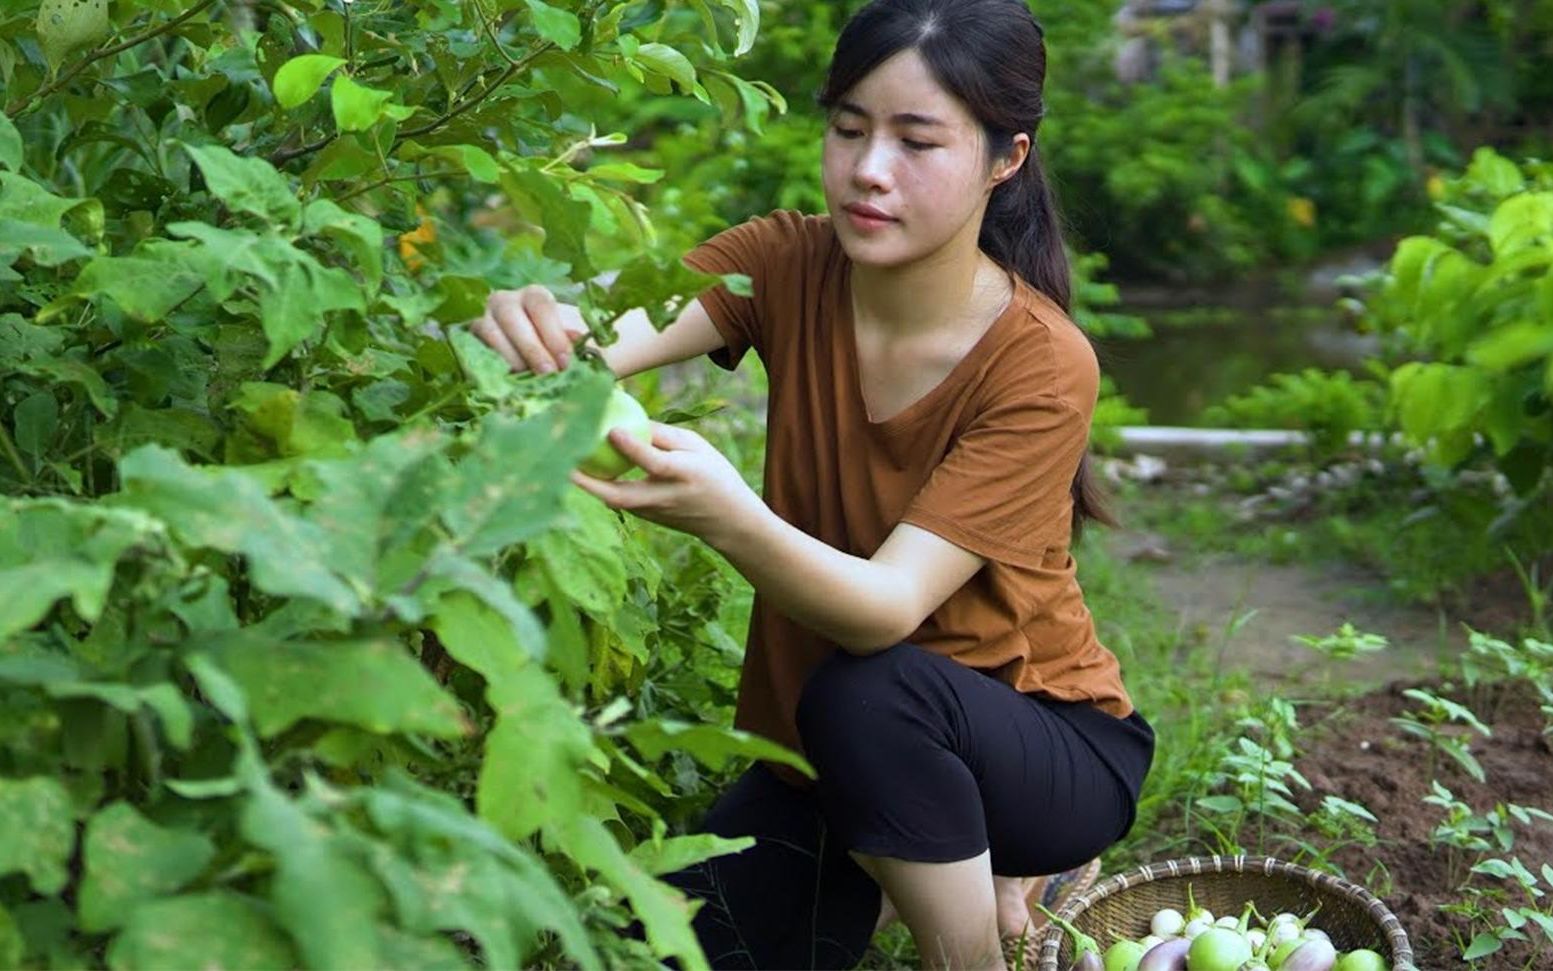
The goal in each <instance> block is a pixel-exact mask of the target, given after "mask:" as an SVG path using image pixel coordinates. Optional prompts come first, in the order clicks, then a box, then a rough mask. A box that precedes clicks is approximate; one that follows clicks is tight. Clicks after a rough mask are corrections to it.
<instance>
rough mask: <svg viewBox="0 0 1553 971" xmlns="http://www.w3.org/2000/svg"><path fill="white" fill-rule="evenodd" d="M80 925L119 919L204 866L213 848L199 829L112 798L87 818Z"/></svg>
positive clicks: (101, 926)
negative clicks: (169, 824) (167, 823)
mask: <svg viewBox="0 0 1553 971" xmlns="http://www.w3.org/2000/svg"><path fill="white" fill-rule="evenodd" d="M84 847H85V849H84V857H85V861H86V876H85V878H84V879H83V880H82V881H81V893H80V899H79V902H78V906H79V909H80V915H81V929H82V930H84V931H86V932H87V933H91V934H96V933H101V932H103V931H108V930H112V929H113V928H115V927H118V926H120V925H122V924H123V923H124V922H125V921H126V920H127V919H128V918H129V916H130V913H131V912H132V911H133V910H134V909H135V908H136V907H138V906H140V905H141V904H143V903H146V902H148V901H151V900H154V899H156V898H158V897H165V896H167V895H168V894H170V893H173V892H174V891H176V890H179V889H181V888H182V887H183V886H184V885H185V884H187V883H188V882H189V881H190V880H193V879H194V878H195V877H197V876H199V874H200V873H201V872H202V871H204V869H205V867H206V865H208V864H209V863H210V861H211V859H212V858H214V857H215V854H216V848H215V845H214V844H212V843H211V841H210V840H209V839H208V838H206V837H205V836H203V835H202V834H200V833H196V832H193V831H191V830H182V829H166V828H164V827H161V826H158V825H156V824H155V823H153V822H151V821H150V820H148V819H146V818H145V817H144V816H142V815H140V813H138V812H136V811H135V809H134V807H132V806H130V805H129V804H128V803H125V802H116V803H113V804H112V805H110V806H108V807H107V808H106V809H103V810H101V811H100V812H98V813H97V815H95V816H93V817H92V819H91V822H89V823H87V824H86V838H85V842H84Z"/></svg>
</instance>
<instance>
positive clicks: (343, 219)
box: [302, 156, 489, 293]
mask: <svg viewBox="0 0 1553 971" xmlns="http://www.w3.org/2000/svg"><path fill="white" fill-rule="evenodd" d="M487 157H489V156H487ZM302 231H303V232H304V233H307V234H308V235H318V234H319V233H322V234H324V235H326V236H328V237H329V238H331V239H333V240H334V241H335V242H337V243H339V244H340V246H341V247H342V248H343V249H344V250H345V252H346V253H348V254H349V255H350V256H351V257H353V258H354V262H355V264H356V266H357V267H359V268H360V269H361V271H362V275H363V276H364V277H366V280H367V284H368V286H369V287H370V288H371V290H370V292H371V293H376V292H377V290H378V287H380V286H381V285H382V283H383V227H382V225H381V224H379V223H378V221H377V220H376V219H371V218H368V217H367V216H363V215H362V214H360V213H357V212H350V211H348V210H346V209H342V208H341V207H340V206H339V205H338V204H336V203H335V202H334V200H332V199H315V200H314V201H313V202H311V203H309V204H308V206H307V208H306V209H305V210H303V212H302Z"/></svg>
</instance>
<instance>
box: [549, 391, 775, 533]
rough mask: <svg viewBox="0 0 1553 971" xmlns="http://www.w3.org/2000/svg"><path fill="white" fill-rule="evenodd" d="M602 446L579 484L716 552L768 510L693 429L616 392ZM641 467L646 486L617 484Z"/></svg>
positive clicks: (581, 469)
mask: <svg viewBox="0 0 1553 971" xmlns="http://www.w3.org/2000/svg"><path fill="white" fill-rule="evenodd" d="M600 433H601V434H600V439H599V443H598V447H597V448H596V449H595V451H594V452H593V453H592V454H590V455H589V456H588V457H587V458H586V459H584V460H583V462H582V463H581V464H580V465H579V466H578V471H576V472H574V473H572V481H573V482H574V483H576V484H577V485H578V486H579V487H580V488H582V489H583V490H585V491H586V492H589V493H591V494H593V495H594V496H596V497H597V498H599V499H600V500H602V501H603V502H604V503H605V504H606V505H608V506H610V507H611V508H613V509H620V510H624V511H627V512H630V513H632V514H633V515H636V516H640V517H641V518H643V519H647V520H650V521H652V522H655V523H658V524H660V525H663V526H667V527H669V528H671V529H677V530H680V531H681V532H686V533H691V534H693V535H696V536H699V537H701V538H702V539H704V540H706V541H707V542H709V543H712V544H713V545H714V546H716V545H718V543H719V542H720V541H721V539H722V536H723V535H724V533H725V532H726V531H727V530H729V529H734V528H737V527H738V525H739V524H740V523H741V522H743V521H745V520H746V517H747V516H749V515H753V514H755V513H756V512H758V509H757V507H759V508H760V509H763V508H764V504H763V503H762V502H761V500H760V497H759V496H757V495H756V494H755V492H754V490H752V489H751V488H750V487H749V485H748V484H747V483H746V482H745V481H744V478H743V476H741V475H740V474H739V471H738V469H736V468H734V467H733V464H732V463H730V462H729V461H728V459H727V458H725V457H724V456H723V454H722V453H721V452H719V451H717V449H716V448H714V447H713V446H712V445H711V443H709V442H708V441H707V440H706V439H704V438H702V437H701V436H700V435H698V434H696V433H695V432H693V431H691V430H690V429H688V428H679V427H676V426H674V425H665V424H661V423H659V422H654V421H651V420H650V419H648V418H647V415H646V413H645V412H644V411H642V408H641V405H640V404H638V403H637V402H636V400H635V399H634V398H632V397H631V396H630V395H629V394H627V393H626V392H625V391H623V390H621V389H619V388H616V389H615V394H614V396H613V397H612V399H611V402H610V406H609V408H608V410H606V413H605V417H604V421H603V422H602V423H601V427H600ZM633 467H636V468H640V469H642V471H644V472H646V473H647V477H646V478H644V479H636V480H627V481H615V480H616V479H618V478H619V476H621V475H623V474H624V473H625V472H627V471H629V470H630V469H631V468H633Z"/></svg>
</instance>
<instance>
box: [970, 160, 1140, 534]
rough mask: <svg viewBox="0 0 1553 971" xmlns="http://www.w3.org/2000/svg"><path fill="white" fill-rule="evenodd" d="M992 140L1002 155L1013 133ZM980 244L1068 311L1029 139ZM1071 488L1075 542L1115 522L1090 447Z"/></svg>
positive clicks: (1068, 288) (1062, 262)
mask: <svg viewBox="0 0 1553 971" xmlns="http://www.w3.org/2000/svg"><path fill="white" fill-rule="evenodd" d="M989 134H990V133H989ZM1032 139H1033V133H1032ZM990 143H991V144H992V145H993V146H994V147H995V148H996V147H997V146H998V144H999V143H1004V146H1003V150H1002V151H1001V152H998V151H994V152H993V153H991V154H992V156H993V157H997V156H999V155H1004V156H1006V154H1007V150H1008V147H1011V146H1012V144H1013V138H1012V136H1011V135H1010V136H1006V137H1004V138H994V139H991V140H990ZM979 243H980V245H981V248H982V249H984V250H986V251H987V253H988V255H990V256H991V257H992V258H993V259H994V260H997V261H998V262H999V263H1001V264H1003V265H1004V266H1006V267H1009V268H1010V269H1012V270H1013V271H1014V272H1016V273H1018V274H1019V275H1020V276H1021V277H1023V278H1024V280H1025V282H1026V283H1028V284H1030V286H1032V287H1034V288H1035V289H1037V290H1039V291H1041V293H1043V294H1045V295H1046V296H1047V297H1048V298H1050V299H1051V301H1052V302H1053V303H1055V304H1056V305H1057V306H1059V307H1061V308H1062V312H1063V313H1066V314H1071V313H1072V310H1073V271H1072V268H1071V267H1070V266H1069V264H1068V252H1067V248H1066V247H1065V246H1063V242H1062V216H1061V213H1060V211H1059V210H1058V208H1057V199H1056V195H1055V193H1053V191H1052V188H1051V185H1050V183H1048V182H1047V181H1046V172H1045V170H1044V169H1043V167H1042V165H1041V156H1040V150H1039V148H1038V146H1037V145H1036V144H1035V142H1034V141H1033V140H1032V141H1031V143H1030V153H1029V155H1027V156H1026V157H1025V161H1024V164H1023V165H1021V166H1020V167H1019V171H1018V172H1017V173H1015V174H1014V176H1013V177H1012V178H1010V179H1008V180H1007V181H1005V182H1003V183H1002V184H1001V185H999V186H998V187H997V188H995V189H993V190H992V198H991V199H990V200H989V201H988V203H987V212H986V215H985V216H984V217H983V218H982V223H981V237H980V239H979ZM1085 336H1086V338H1087V337H1088V335H1087V334H1086V335H1085ZM1092 343H1093V342H1091V344H1092ZM1069 491H1070V492H1071V494H1072V496H1073V519H1072V530H1073V538H1072V542H1073V543H1077V542H1078V541H1079V539H1080V538H1082V536H1083V535H1084V524H1085V523H1086V522H1087V521H1089V520H1091V519H1093V520H1097V521H1099V522H1101V523H1103V524H1105V525H1107V526H1117V525H1119V523H1118V521H1117V519H1116V516H1115V515H1114V514H1113V513H1112V512H1111V510H1110V508H1109V503H1108V500H1107V497H1106V495H1105V492H1104V490H1103V489H1102V488H1101V486H1100V483H1099V482H1098V481H1097V479H1096V476H1095V475H1094V470H1093V468H1092V466H1091V464H1090V461H1089V451H1088V449H1085V451H1084V456H1083V457H1082V458H1081V459H1079V464H1078V472H1077V473H1076V474H1075V475H1074V477H1073V484H1072V486H1071V488H1070V490H1069Z"/></svg>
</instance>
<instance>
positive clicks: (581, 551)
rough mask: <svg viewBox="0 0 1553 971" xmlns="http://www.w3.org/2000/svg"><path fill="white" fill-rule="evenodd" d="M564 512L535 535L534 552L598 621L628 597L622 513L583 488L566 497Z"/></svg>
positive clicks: (559, 585)
mask: <svg viewBox="0 0 1553 971" xmlns="http://www.w3.org/2000/svg"><path fill="white" fill-rule="evenodd" d="M564 498H565V505H566V515H565V516H564V517H563V518H562V519H561V521H560V522H559V523H557V524H556V527H555V528H553V529H549V530H546V531H545V532H544V533H542V534H540V535H539V536H538V537H536V538H535V539H534V541H533V543H532V544H531V550H532V552H533V553H534V555H535V556H537V557H538V558H539V559H540V560H541V561H542V562H543V564H544V568H545V572H546V573H548V574H549V576H550V579H551V580H552V581H553V582H554V583H555V585H556V587H557V588H558V589H559V590H560V591H561V592H562V593H564V594H565V595H566V596H567V598H569V599H570V600H571V601H572V602H573V603H575V604H577V605H578V606H579V607H581V608H583V609H584V610H586V611H588V612H589V613H590V614H592V615H593V616H594V617H595V618H597V619H607V618H608V617H610V616H611V615H613V614H614V612H615V610H616V609H618V608H619V606H620V603H621V601H623V600H624V599H625V596H626V567H625V552H624V550H623V549H622V545H623V544H622V537H621V532H620V521H619V518H618V514H617V513H615V512H614V511H613V510H611V509H610V508H609V507H608V506H606V505H605V504H604V503H603V502H600V501H599V500H598V499H597V498H595V497H594V496H592V495H590V494H588V493H586V492H583V491H581V490H572V491H568V492H567V493H566V495H565V497H564Z"/></svg>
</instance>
